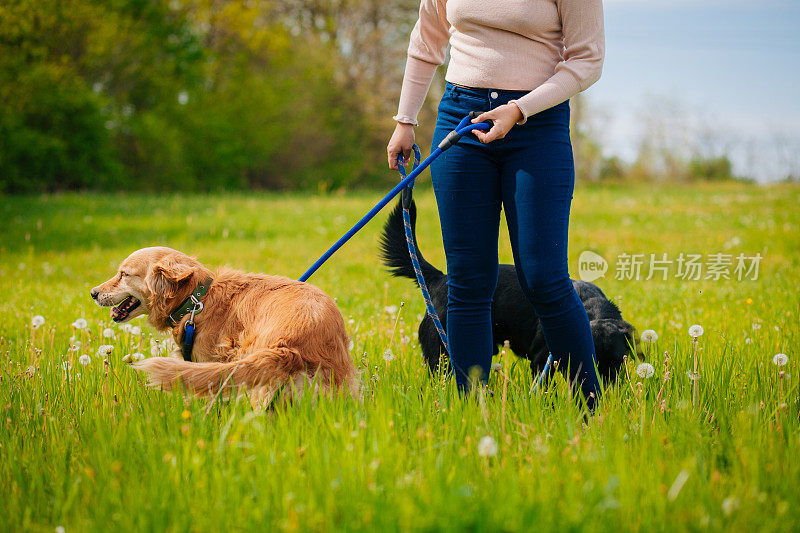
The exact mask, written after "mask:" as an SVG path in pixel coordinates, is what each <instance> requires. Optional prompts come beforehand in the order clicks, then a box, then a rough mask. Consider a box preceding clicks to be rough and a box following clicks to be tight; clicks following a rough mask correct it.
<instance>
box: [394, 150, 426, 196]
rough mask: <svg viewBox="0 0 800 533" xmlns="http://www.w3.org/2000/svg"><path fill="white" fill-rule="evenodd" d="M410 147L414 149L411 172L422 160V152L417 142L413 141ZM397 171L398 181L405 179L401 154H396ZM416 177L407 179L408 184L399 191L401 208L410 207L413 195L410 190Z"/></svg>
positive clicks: (412, 188)
mask: <svg viewBox="0 0 800 533" xmlns="http://www.w3.org/2000/svg"><path fill="white" fill-rule="evenodd" d="M411 149H412V150H413V151H414V166H413V167H411V173H412V174H413V173H414V171H415V170H417V168H419V164H420V162H421V161H422V152H421V151H420V149H419V146H417V143H414V144H413V145H412V146H411ZM397 172H398V173H399V174H400V181H403V180H404V179H406V177H407V174H406V166H405V165H404V164H403V154H397ZM415 182H416V179H414V178H412V179H411V180H409V182H408V185H407V186H406V188H405V189H403V192H401V193H400V199H401V201H402V202H403V209H410V208H411V200H412V198H413V196H412V195H411V192H412V191H413V190H414V183H415Z"/></svg>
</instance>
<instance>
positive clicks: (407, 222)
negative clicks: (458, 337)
mask: <svg viewBox="0 0 800 533" xmlns="http://www.w3.org/2000/svg"><path fill="white" fill-rule="evenodd" d="M412 148H413V149H414V167H413V168H412V169H411V171H412V173H413V171H414V170H416V168H417V167H418V166H419V160H420V159H421V158H422V154H421V153H420V151H419V146H417V145H416V144H415V145H414V146H413V147H412ZM397 170H398V172H400V176H401V177H402V178H403V179H405V178H406V167H405V166H403V156H402V154H401V155H400V156H398V158H397ZM413 191H414V180H413V179H412V180H411V181H410V182H409V184H408V187H407V188H406V189H403V194H402V196H401V198H402V201H403V227H404V228H405V231H406V243H407V244H408V255H409V256H410V257H411V264H412V265H413V266H414V275H416V277H417V285H419V289H420V290H421V291H422V297H423V298H425V309H426V310H427V312H428V316H430V317H431V319H432V320H433V325H434V326H436V331H437V332H438V333H439V339H441V341H442V344H443V345H444V349H445V350H446V352H447V354H448V356H449V354H450V344H449V343H448V342H447V332H446V331H445V330H444V327H442V322H441V320H439V315H438V314H437V313H436V309H435V308H434V307H433V300H432V299H431V294H430V292H428V284H427V283H425V276H423V275H422V268H420V266H419V259H418V258H417V246H416V243H415V242H414V229H413V228H412V227H411V211H410V209H411V198H412V193H413ZM454 364H455V363H454V362H453V360H452V358H450V365H451V366H453V365H454ZM453 368H455V367H453Z"/></svg>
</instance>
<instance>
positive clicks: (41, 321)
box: [31, 315, 44, 329]
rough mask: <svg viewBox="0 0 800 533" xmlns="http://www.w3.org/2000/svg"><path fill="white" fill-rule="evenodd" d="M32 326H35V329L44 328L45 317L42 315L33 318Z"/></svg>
mask: <svg viewBox="0 0 800 533" xmlns="http://www.w3.org/2000/svg"><path fill="white" fill-rule="evenodd" d="M31 326H33V329H39V328H40V327H42V326H44V317H43V316H42V315H36V316H34V317H33V318H31Z"/></svg>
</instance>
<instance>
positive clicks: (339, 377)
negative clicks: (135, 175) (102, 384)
mask: <svg viewBox="0 0 800 533" xmlns="http://www.w3.org/2000/svg"><path fill="white" fill-rule="evenodd" d="M209 279H213V281H212V283H211V285H210V287H209V289H208V293H207V294H206V295H205V296H204V297H203V298H202V302H203V309H202V311H200V312H199V313H197V315H196V316H195V320H194V322H195V328H196V335H195V342H194V347H193V350H192V361H191V362H187V361H184V360H183V359H182V358H181V355H180V351H178V352H177V353H175V354H173V357H152V358H149V359H145V360H143V361H141V362H139V363H136V364H135V365H134V366H135V367H136V368H137V369H139V370H143V371H145V372H147V373H148V374H149V380H148V383H149V384H150V385H151V386H156V387H161V388H163V389H166V390H169V389H170V388H171V387H173V386H174V385H176V384H182V385H183V386H184V387H186V388H187V389H189V390H191V391H193V392H194V393H195V394H197V395H200V396H213V397H216V395H218V394H219V393H220V392H221V391H223V390H226V389H229V388H239V389H243V390H245V391H246V392H247V393H248V395H249V396H250V401H251V404H252V405H253V407H254V408H255V409H261V408H266V407H267V406H270V405H272V404H273V401H274V400H277V399H278V398H281V399H282V400H284V401H285V400H290V399H291V398H292V397H293V396H295V397H296V395H298V394H300V393H302V391H304V390H308V389H311V390H312V391H313V393H314V394H316V393H318V392H321V393H323V394H324V393H327V392H328V391H329V390H331V389H344V390H346V391H348V392H349V393H350V394H351V395H353V396H354V397H355V396H357V394H358V386H359V385H358V378H357V374H356V371H355V368H354V366H353V363H352V361H351V360H350V356H349V353H348V344H349V339H348V336H347V333H346V331H345V327H344V320H343V319H342V314H341V313H340V312H339V309H338V307H337V306H336V303H335V302H334V301H333V300H332V299H331V297H330V296H328V295H327V294H325V293H324V292H323V291H322V290H321V289H319V288H317V287H315V286H313V285H309V284H308V283H303V282H300V281H295V280H292V279H289V278H286V277H283V276H269V275H266V274H250V273H245V272H241V271H238V270H233V269H230V268H225V267H223V268H220V269H218V270H217V271H216V272H212V271H211V270H209V269H207V268H206V267H204V266H203V265H202V264H200V263H199V262H198V261H197V260H196V259H194V258H193V257H189V256H188V255H186V254H184V253H181V252H178V251H176V250H173V249H171V248H165V247H161V246H159V247H153V248H143V249H141V250H137V251H136V252H133V253H132V254H131V255H130V256H128V258H127V259H125V260H124V261H123V262H122V264H121V265H120V266H119V270H118V272H117V273H116V274H115V275H114V277H112V278H111V279H110V280H108V281H106V282H105V283H103V284H101V285H98V286H97V287H95V288H94V289H92V292H91V295H92V298H94V300H95V301H96V302H97V304H98V305H100V306H103V307H112V309H111V318H112V319H113V320H114V321H115V322H119V323H122V322H127V321H128V320H130V319H132V318H133V317H136V316H139V315H143V314H146V315H148V321H149V322H150V324H152V325H153V327H155V328H156V329H158V330H162V331H163V330H168V329H171V330H172V335H173V337H174V338H175V342H176V343H177V344H178V345H179V346H180V343H181V338H182V336H183V331H184V324H185V322H186V321H187V320H188V319H189V315H188V314H187V315H186V316H184V317H183V318H182V319H180V321H179V322H178V324H177V325H174V326H173V325H172V323H171V322H170V320H169V316H170V314H171V313H173V312H174V311H175V310H176V309H178V308H179V307H180V306H181V304H182V303H183V302H184V301H185V300H186V299H187V298H189V296H190V295H191V294H192V292H193V291H194V290H195V288H196V287H198V285H200V284H201V283H203V282H205V281H207V280H209ZM279 393H280V394H279Z"/></svg>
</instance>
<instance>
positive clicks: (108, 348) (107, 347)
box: [97, 344, 114, 357]
mask: <svg viewBox="0 0 800 533" xmlns="http://www.w3.org/2000/svg"><path fill="white" fill-rule="evenodd" d="M113 351H114V346H112V345H111V344H103V345H101V346H100V347H99V348H97V355H99V356H101V357H107V356H109V355H110V354H111V352H113Z"/></svg>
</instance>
